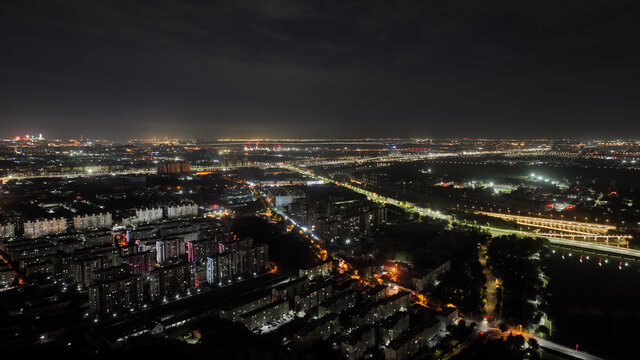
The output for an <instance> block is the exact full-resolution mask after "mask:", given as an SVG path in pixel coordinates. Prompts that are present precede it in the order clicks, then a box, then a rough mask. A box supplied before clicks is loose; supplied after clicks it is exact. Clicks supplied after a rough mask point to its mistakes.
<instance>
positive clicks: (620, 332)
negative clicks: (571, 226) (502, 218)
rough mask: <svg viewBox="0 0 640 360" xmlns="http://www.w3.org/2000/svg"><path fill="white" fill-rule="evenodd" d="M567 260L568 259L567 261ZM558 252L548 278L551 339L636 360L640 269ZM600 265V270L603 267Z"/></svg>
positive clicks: (608, 357) (639, 324)
mask: <svg viewBox="0 0 640 360" xmlns="http://www.w3.org/2000/svg"><path fill="white" fill-rule="evenodd" d="M563 256H564V259H563ZM600 259H601V258H600V257H598V256H595V257H594V256H593V255H590V256H589V259H587V255H586V254H584V255H583V257H582V262H581V261H580V254H578V253H572V256H569V252H566V251H560V250H556V252H555V254H553V255H552V256H551V258H550V262H549V275H550V278H551V282H550V289H551V293H552V297H551V309H552V310H551V313H550V314H549V315H550V317H551V319H552V320H553V334H552V338H551V340H553V341H555V342H558V343H560V344H563V345H566V346H570V347H575V345H576V344H578V345H579V349H580V350H584V351H587V352H590V353H593V354H595V355H599V356H602V357H604V358H606V359H629V358H637V357H636V356H635V355H632V354H634V353H637V351H638V348H636V345H637V344H636V341H639V340H640V339H639V336H638V335H639V334H640V327H639V326H640V301H639V300H640V264H638V263H629V264H628V265H626V264H625V263H623V264H622V269H620V268H619V260H616V259H614V258H610V259H609V260H608V262H607V260H606V259H605V258H602V259H601V260H600ZM599 263H601V265H599Z"/></svg>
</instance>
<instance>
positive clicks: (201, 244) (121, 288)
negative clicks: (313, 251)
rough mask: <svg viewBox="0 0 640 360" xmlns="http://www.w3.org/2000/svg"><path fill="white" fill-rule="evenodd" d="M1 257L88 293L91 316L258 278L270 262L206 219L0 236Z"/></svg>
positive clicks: (257, 248) (263, 249)
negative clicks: (12, 236)
mask: <svg viewBox="0 0 640 360" xmlns="http://www.w3.org/2000/svg"><path fill="white" fill-rule="evenodd" d="M0 251H2V253H3V254H5V256H6V258H7V261H8V262H10V263H11V264H13V265H14V267H15V269H16V270H17V271H18V272H19V273H22V274H24V275H25V276H26V278H27V279H30V278H33V279H36V278H41V277H53V278H55V279H58V280H59V281H61V282H62V283H63V284H65V287H70V286H74V287H76V288H77V290H78V291H81V292H87V293H88V296H89V312H90V313H91V314H93V315H96V316H98V315H110V314H115V313H122V312H123V311H130V310H135V309H138V308H140V307H141V306H142V305H143V303H153V302H158V301H166V300H167V299H170V298H172V297H175V296H184V295H187V294H189V293H190V291H191V290H192V289H195V288H196V287H198V286H202V285H207V280H209V279H211V281H209V284H211V285H212V286H219V285H227V284H229V283H231V282H236V281H238V280H242V279H243V278H249V277H252V276H256V275H258V274H262V273H264V272H265V269H266V266H267V261H268V248H267V246H266V245H264V244H254V243H253V240H252V239H250V238H249V239H239V238H237V237H235V236H231V235H230V233H229V231H228V224H225V223H223V222H221V221H217V220H212V219H177V220H175V219H174V220H167V221H165V222H156V223H149V224H143V225H138V226H126V227H125V226H119V227H114V228H110V229H97V230H85V231H82V232H66V233H62V234H49V236H46V237H36V238H5V239H3V240H2V241H0ZM0 273H2V278H0V280H1V281H2V283H3V284H8V283H10V282H11V281H13V278H14V271H13V270H12V269H9V268H8V266H7V265H3V266H2V268H0ZM5 275H6V276H5ZM5 277H6V279H5Z"/></svg>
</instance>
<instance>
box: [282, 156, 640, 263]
mask: <svg viewBox="0 0 640 360" xmlns="http://www.w3.org/2000/svg"><path fill="white" fill-rule="evenodd" d="M286 168H287V169H289V170H291V171H295V172H298V173H300V174H303V175H306V176H309V177H312V178H315V179H318V180H323V181H325V182H327V183H332V184H335V185H338V186H342V187H345V188H347V189H349V190H352V191H355V192H357V193H359V194H362V195H365V196H366V197H367V198H368V199H369V200H371V201H374V202H377V203H379V204H383V205H386V204H390V205H394V206H397V207H399V208H402V209H404V210H406V211H407V212H411V213H414V214H418V215H420V216H428V217H432V218H436V219H441V220H445V221H448V222H449V223H450V224H452V223H456V224H458V225H468V224H467V223H466V222H463V221H460V220H456V219H454V218H453V216H451V215H445V214H442V213H441V212H440V211H437V210H431V209H429V208H424V207H421V206H418V205H416V204H413V203H411V202H408V201H401V200H396V199H393V198H390V197H388V196H383V195H379V194H377V193H374V192H371V191H368V190H364V189H362V188H359V187H357V186H353V185H351V184H348V183H342V182H338V181H336V180H333V179H330V178H328V177H325V176H320V175H317V174H315V173H313V172H312V171H311V170H308V169H302V168H300V167H297V166H293V165H290V166H287V167H286ZM479 227H480V228H482V229H484V230H487V231H488V232H489V233H491V235H493V236H500V235H521V236H531V237H546V238H547V239H549V241H550V242H551V243H552V244H558V245H565V246H573V247H579V248H583V249H589V250H593V251H599V252H606V253H610V254H614V255H622V256H630V257H635V258H640V250H635V249H627V248H626V247H617V246H612V245H604V244H596V243H590V242H586V241H578V240H570V239H563V238H560V237H554V235H553V234H538V233H535V232H528V231H519V230H507V229H501V228H497V227H492V226H479ZM579 235H580V234H576V236H579Z"/></svg>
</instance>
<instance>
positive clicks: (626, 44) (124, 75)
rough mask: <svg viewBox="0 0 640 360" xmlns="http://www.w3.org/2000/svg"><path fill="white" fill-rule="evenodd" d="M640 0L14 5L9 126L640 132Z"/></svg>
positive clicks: (7, 8)
mask: <svg viewBox="0 0 640 360" xmlns="http://www.w3.org/2000/svg"><path fill="white" fill-rule="evenodd" d="M639 6H640V5H639V4H638V3H637V2H635V1H581V2H565V1H561V2H558V1H537V2H533V3H525V2H513V1H471V0H461V1H402V2H394V1H347V2H342V1H339V2H314V1H300V0H279V1H275V0H270V1H213V2H201V1H162V2H161V3H153V4H151V3H147V2H140V1H115V2H98V1H65V2H59V1H54V2H35V3H32V2H3V3H2V4H0V23H2V34H1V35H0V46H1V47H2V49H3V54H4V55H3V56H2V57H0V67H1V68H2V85H1V86H0V121H1V122H2V124H3V129H2V133H3V135H4V136H9V135H12V134H21V133H23V132H29V133H30V132H36V131H43V132H46V133H47V134H48V135H49V137H57V138H65V137H69V136H73V137H78V136H79V134H80V133H83V134H86V135H87V136H89V137H92V138H105V137H110V138H122V137H125V138H131V137H146V136H149V135H154V136H173V135H179V136H197V137H203V138H221V137H270V138H277V137H307V138H308V137H316V138H317V137H322V138H326V137H352V138H353V137H387V136H396V137H512V138H517V137H603V136H606V137H610V138H611V137H612V138H615V137H620V136H629V135H630V134H634V133H637V132H638V130H639V127H638V125H637V124H638V122H637V121H636V120H637V118H638V115H640V108H639V106H640V105H638V102H637V101H636V99H638V98H639V97H640V93H639V90H638V87H637V86H636V84H637V83H638V81H640V73H639V72H638V71H637V69H636V67H637V63H638V61H639V60H640V59H639V55H640V45H639V44H638V42H637V41H635V39H637V38H638V36H639V35H640V33H639V27H638V25H637V21H636V20H637V15H638V13H639V12H638V10H639Z"/></svg>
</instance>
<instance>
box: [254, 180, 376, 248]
mask: <svg viewBox="0 0 640 360" xmlns="http://www.w3.org/2000/svg"><path fill="white" fill-rule="evenodd" d="M267 193H268V195H269V197H270V198H273V199H274V200H275V204H276V205H277V206H278V207H280V208H282V209H283V210H284V211H285V212H286V213H287V214H288V215H289V216H291V217H292V218H294V219H296V221H297V222H298V223H299V224H301V225H302V226H305V227H307V228H309V229H313V231H314V233H316V234H317V235H318V236H320V237H321V238H322V239H324V240H325V241H331V240H338V239H346V238H358V237H361V236H363V235H366V234H370V233H371V232H372V231H374V230H376V229H378V228H379V227H380V226H381V225H382V224H384V223H386V222H387V208H386V207H385V206H382V205H379V204H376V203H373V202H371V201H368V200H367V199H366V198H365V197H363V196H360V195H357V194H353V193H345V192H342V191H338V190H336V189H335V188H333V187H331V186H326V187H325V186H322V185H318V186H312V187H305V188H296V187H289V188H275V189H268V190H267Z"/></svg>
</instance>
